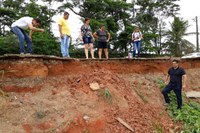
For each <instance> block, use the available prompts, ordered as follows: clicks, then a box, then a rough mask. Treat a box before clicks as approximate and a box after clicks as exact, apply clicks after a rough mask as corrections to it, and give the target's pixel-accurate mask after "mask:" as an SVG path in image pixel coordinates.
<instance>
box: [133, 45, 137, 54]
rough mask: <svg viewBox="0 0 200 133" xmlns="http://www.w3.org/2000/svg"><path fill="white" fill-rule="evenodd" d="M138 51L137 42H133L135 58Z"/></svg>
mask: <svg viewBox="0 0 200 133" xmlns="http://www.w3.org/2000/svg"><path fill="white" fill-rule="evenodd" d="M136 50H137V42H133V57H135V54H136Z"/></svg>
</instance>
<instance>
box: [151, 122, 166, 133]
mask: <svg viewBox="0 0 200 133" xmlns="http://www.w3.org/2000/svg"><path fill="white" fill-rule="evenodd" d="M152 126H153V128H154V130H155V131H156V133H164V129H163V127H162V125H160V124H157V123H155V122H153V124H152Z"/></svg>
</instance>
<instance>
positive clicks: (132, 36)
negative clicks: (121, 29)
mask: <svg viewBox="0 0 200 133" xmlns="http://www.w3.org/2000/svg"><path fill="white" fill-rule="evenodd" d="M131 40H132V41H133V40H134V36H133V33H132V38H131Z"/></svg>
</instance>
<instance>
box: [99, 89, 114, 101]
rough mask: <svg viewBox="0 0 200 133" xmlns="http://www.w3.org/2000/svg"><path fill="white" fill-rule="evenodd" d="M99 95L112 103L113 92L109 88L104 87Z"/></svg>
mask: <svg viewBox="0 0 200 133" xmlns="http://www.w3.org/2000/svg"><path fill="white" fill-rule="evenodd" d="M98 96H100V97H103V99H105V101H107V102H108V103H110V104H111V103H112V94H111V92H110V91H109V89H108V88H104V89H103V90H100V91H99V92H98Z"/></svg>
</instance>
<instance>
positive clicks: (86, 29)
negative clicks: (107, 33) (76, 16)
mask: <svg viewBox="0 0 200 133" xmlns="http://www.w3.org/2000/svg"><path fill="white" fill-rule="evenodd" d="M89 24H90V19H89V18H86V19H85V22H84V25H83V26H81V34H80V40H81V41H83V43H84V45H85V56H86V59H88V47H89V46H90V54H91V56H92V59H95V58H94V50H93V41H95V39H94V37H93V35H92V29H91V27H90V25H89Z"/></svg>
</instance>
